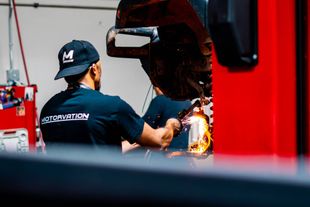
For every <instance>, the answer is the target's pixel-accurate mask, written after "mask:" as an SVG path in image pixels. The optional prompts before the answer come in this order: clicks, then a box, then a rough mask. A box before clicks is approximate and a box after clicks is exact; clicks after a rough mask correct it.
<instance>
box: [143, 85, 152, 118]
mask: <svg viewBox="0 0 310 207" xmlns="http://www.w3.org/2000/svg"><path fill="white" fill-rule="evenodd" d="M151 88H152V83H151V85H150V87H149V89H148V90H147V94H146V96H145V99H144V103H143V106H142V113H143V111H144V107H145V103H146V100H147V97H148V96H149V93H150V90H151ZM152 96H153V92H152ZM152 98H153V97H152Z"/></svg>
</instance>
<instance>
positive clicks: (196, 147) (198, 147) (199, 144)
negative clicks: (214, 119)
mask: <svg viewBox="0 0 310 207" xmlns="http://www.w3.org/2000/svg"><path fill="white" fill-rule="evenodd" d="M186 122H187V124H194V123H197V124H198V140H197V141H196V142H194V143H192V144H191V145H190V146H189V148H188V151H189V152H193V153H204V152H206V151H207V149H208V148H209V147H210V144H211V141H212V137H211V133H210V131H209V125H208V123H207V120H206V119H205V118H204V116H202V115H199V114H198V115H193V116H191V117H189V118H188V120H187V121H186Z"/></svg>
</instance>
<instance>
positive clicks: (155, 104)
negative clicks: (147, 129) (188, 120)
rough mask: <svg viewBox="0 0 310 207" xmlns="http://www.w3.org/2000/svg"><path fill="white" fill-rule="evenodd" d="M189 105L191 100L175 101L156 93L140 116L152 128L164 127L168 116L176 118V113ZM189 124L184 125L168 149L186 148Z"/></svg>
mask: <svg viewBox="0 0 310 207" xmlns="http://www.w3.org/2000/svg"><path fill="white" fill-rule="evenodd" d="M190 106H191V102H190V101H189V100H187V101H175V100H172V99H170V98H168V97H166V96H164V95H158V96H156V97H155V98H154V99H152V101H151V103H150V106H149V107H148V109H147V111H146V112H145V114H144V116H143V117H142V118H143V119H144V121H145V122H147V123H148V124H149V125H150V126H151V127H153V128H155V129H156V128H159V127H164V126H165V124H166V121H167V120H168V119H169V118H177V117H178V113H179V112H180V111H182V110H183V109H187V108H189V107H190ZM188 136H189V126H187V127H185V128H184V129H183V130H182V131H181V133H180V135H179V136H177V137H174V138H173V140H172V142H171V144H170V145H169V147H168V148H169V149H171V148H175V149H187V148H188Z"/></svg>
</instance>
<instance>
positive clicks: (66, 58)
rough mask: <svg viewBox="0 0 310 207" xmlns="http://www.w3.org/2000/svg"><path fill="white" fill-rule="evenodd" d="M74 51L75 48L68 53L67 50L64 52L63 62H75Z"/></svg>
mask: <svg viewBox="0 0 310 207" xmlns="http://www.w3.org/2000/svg"><path fill="white" fill-rule="evenodd" d="M73 53H74V50H70V51H69V52H68V54H67V53H66V52H64V56H63V57H62V62H63V63H71V62H73V61H74V59H73Z"/></svg>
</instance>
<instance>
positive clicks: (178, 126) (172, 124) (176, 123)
mask: <svg viewBox="0 0 310 207" xmlns="http://www.w3.org/2000/svg"><path fill="white" fill-rule="evenodd" d="M165 128H170V129H172V130H173V137H176V136H178V135H179V134H180V132H181V130H182V123H181V122H180V120H178V119H176V118H170V119H168V120H167V122H166V126H165Z"/></svg>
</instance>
